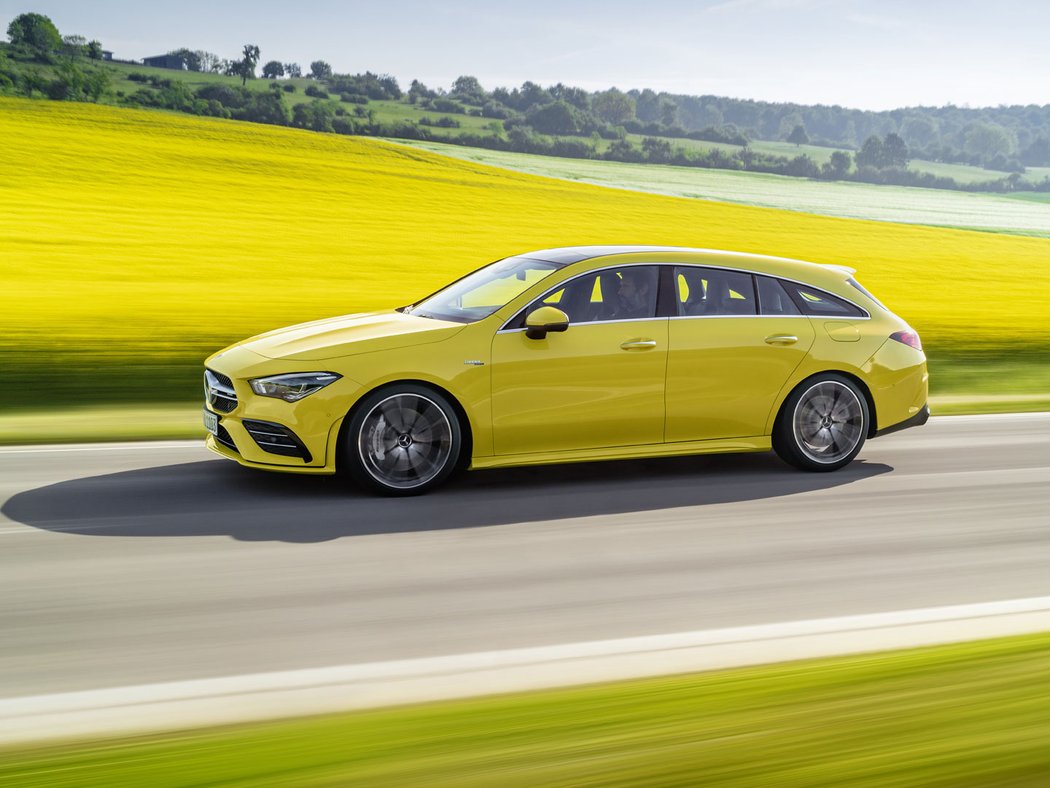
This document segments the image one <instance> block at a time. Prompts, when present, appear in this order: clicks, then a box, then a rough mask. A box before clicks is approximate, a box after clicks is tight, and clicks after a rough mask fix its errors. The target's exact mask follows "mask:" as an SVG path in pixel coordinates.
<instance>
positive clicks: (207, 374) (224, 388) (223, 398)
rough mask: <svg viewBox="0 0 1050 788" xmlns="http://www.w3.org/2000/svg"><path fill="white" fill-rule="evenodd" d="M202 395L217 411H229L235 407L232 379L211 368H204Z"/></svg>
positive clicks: (235, 398) (235, 400) (235, 399)
mask: <svg viewBox="0 0 1050 788" xmlns="http://www.w3.org/2000/svg"><path fill="white" fill-rule="evenodd" d="M204 397H205V399H207V400H208V404H209V405H211V409H212V410H214V411H216V412H217V413H229V412H230V411H232V410H233V409H234V408H236V407H237V392H236V391H234V390H233V381H232V380H230V379H229V378H228V377H226V376H225V375H223V374H222V373H221V372H216V371H215V370H212V369H205V370H204Z"/></svg>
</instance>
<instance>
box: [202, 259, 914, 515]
mask: <svg viewBox="0 0 1050 788" xmlns="http://www.w3.org/2000/svg"><path fill="white" fill-rule="evenodd" d="M853 273H854V272H853V269H850V268H844V267H840V266H828V265H817V264H814V263H805V262H800V261H797V260H786V259H782V258H774V257H763V256H757V255H749V254H739V253H734V252H719V251H708V250H699V249H683V248H674V247H655V246H639V247H609V246H605V247H571V248H564V249H549V250H545V251H539V252H531V253H528V254H522V255H518V256H515V257H508V258H506V259H503V260H499V261H498V262H495V263H492V264H491V265H488V266H485V267H484V268H481V269H479V270H477V271H475V272H474V273H472V274H470V275H468V276H466V277H464V278H462V279H460V280H459V281H457V282H453V283H452V284H450V285H449V286H448V287H445V288H444V289H442V290H439V291H438V292H437V293H434V294H433V295H431V296H429V297H427V298H424V299H422V300H420V301H417V302H416V303H414V304H410V305H409V306H404V307H400V308H398V309H391V310H389V311H380V312H368V313H364V314H356V315H347V316H343V317H334V318H329V319H327V320H319V321H316V322H313V323H304V324H302V325H297V326H292V327H290V328H283V329H279V330H277V331H271V332H269V333H266V334H261V335H259V336H257V337H253V338H251V339H248V340H245V341H243V342H240V343H238V344H235V345H232V346H230V347H228V348H226V349H225V350H223V351H222V352H220V353H216V354H215V355H213V356H211V357H210V358H209V359H207V361H206V362H205V365H206V369H205V374H204V376H205V392H206V398H207V404H206V406H205V409H204V423H205V426H206V428H207V429H208V431H209V433H210V434H209V435H208V437H207V445H208V448H210V449H211V450H212V451H214V452H216V453H218V454H221V455H222V456H223V457H227V458H229V459H231V460H236V461H237V462H239V463H241V464H242V465H247V466H250V467H253V468H262V469H265V470H272V471H291V472H296V473H317V474H330V473H335V472H336V471H339V472H345V473H347V474H349V475H350V476H351V477H353V478H354V479H356V480H357V481H358V482H359V483H361V484H363V485H364V486H366V487H368V488H371V489H372V490H375V491H378V492H381V493H386V494H394V495H398V494H400V495H404V494H414V493H420V492H424V491H426V490H429V489H431V488H433V487H435V486H436V485H438V484H440V483H441V482H443V481H444V480H445V479H447V478H448V477H449V475H450V474H452V473H453V472H454V471H456V470H457V469H461V468H472V469H474V468H496V467H505V466H512V465H538V464H547V463H559V462H579V461H590V460H607V459H608V460H611V459H624V458H633V457H657V456H670V455H682V454H706V453H718V452H750V451H768V450H769V449H771V448H772V449H774V450H775V451H776V452H777V453H778V454H779V455H780V456H781V457H782V458H783V459H784V460H786V461H787V462H789V463H791V464H792V465H795V466H797V467H799V468H802V469H805V470H810V471H831V470H835V469H837V468H841V467H842V466H844V465H846V464H847V463H849V462H850V461H851V460H852V459H853V458H854V457H856V456H857V453H858V452H859V451H860V450H861V447H862V446H863V445H864V441H865V439H866V438H871V437H874V436H876V435H882V434H884V433H887V432H891V431H895V430H898V429H901V428H904V427H911V426H917V425H920V424H924V423H925V422H926V420H927V419H928V418H929V409H928V407H927V405H926V396H927V374H926V357H925V355H924V354H923V352H922V345H921V344H920V341H919V337H918V335H917V334H916V333H915V332H914V331H913V330H912V329H911V328H909V326H908V324H907V323H905V322H904V321H903V320H901V319H900V318H899V317H897V316H896V315H894V314H893V313H892V312H890V311H889V310H887V309H886V307H884V306H883V305H882V304H881V303H879V301H878V300H876V299H875V298H874V297H873V296H872V295H871V294H870V293H868V292H867V291H866V290H865V289H864V288H863V287H861V285H860V284H858V283H857V281H856V280H855V279H853V278H852V275H853Z"/></svg>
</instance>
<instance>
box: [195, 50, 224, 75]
mask: <svg viewBox="0 0 1050 788" xmlns="http://www.w3.org/2000/svg"><path fill="white" fill-rule="evenodd" d="M193 54H194V55H195V56H196V57H197V60H198V61H199V62H200V68H201V71H203V72H205V73H208V74H218V73H219V72H220V71H222V68H223V60H222V58H221V57H219V56H218V55H216V54H215V53H214V52H205V51H204V50H203V49H195V50H194V51H193Z"/></svg>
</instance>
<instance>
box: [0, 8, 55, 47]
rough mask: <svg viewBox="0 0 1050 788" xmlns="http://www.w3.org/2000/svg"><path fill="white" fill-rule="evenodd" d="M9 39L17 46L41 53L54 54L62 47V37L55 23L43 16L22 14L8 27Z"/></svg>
mask: <svg viewBox="0 0 1050 788" xmlns="http://www.w3.org/2000/svg"><path fill="white" fill-rule="evenodd" d="M7 38H8V40H10V42H11V43H12V44H14V45H15V46H24V47H28V48H29V49H33V50H36V51H37V52H40V53H48V52H54V51H56V50H58V49H60V48H61V46H62V36H61V35H59V33H58V28H57V27H55V23H54V22H52V21H51V20H50V19H49V18H48V17H46V16H44V15H43V14H33V13H29V14H21V15H19V16H16V17H15V18H14V19H13V20H12V21H11V24H9V25H8V26H7Z"/></svg>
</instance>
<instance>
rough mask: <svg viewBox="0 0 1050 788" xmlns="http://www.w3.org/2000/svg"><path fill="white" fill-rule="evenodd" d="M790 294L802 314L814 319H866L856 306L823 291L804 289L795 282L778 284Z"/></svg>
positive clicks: (865, 315)
mask: <svg viewBox="0 0 1050 788" xmlns="http://www.w3.org/2000/svg"><path fill="white" fill-rule="evenodd" d="M780 283H781V284H782V285H783V286H784V289H785V290H787V291H788V293H790V294H791V300H792V301H794V302H795V306H797V307H798V308H799V309H801V310H802V312H803V313H804V314H807V315H813V316H815V317H867V314H866V313H865V312H864V310H863V309H861V308H860V307H858V306H854V305H853V304H851V303H850V302H849V301H847V300H845V299H844V298H839V297H838V296H833V295H831V294H830V293H825V292H824V291H823V290H817V289H815V288H811V287H806V285H800V284H798V283H796V282H785V281H783V280H781V282H780Z"/></svg>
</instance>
